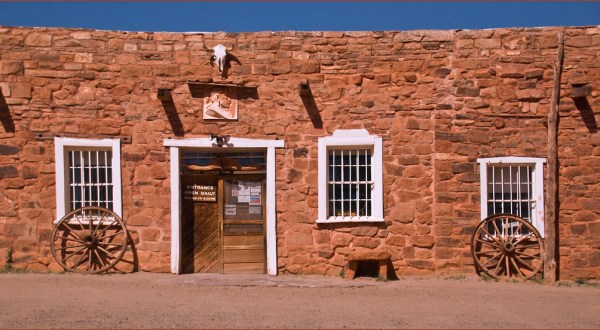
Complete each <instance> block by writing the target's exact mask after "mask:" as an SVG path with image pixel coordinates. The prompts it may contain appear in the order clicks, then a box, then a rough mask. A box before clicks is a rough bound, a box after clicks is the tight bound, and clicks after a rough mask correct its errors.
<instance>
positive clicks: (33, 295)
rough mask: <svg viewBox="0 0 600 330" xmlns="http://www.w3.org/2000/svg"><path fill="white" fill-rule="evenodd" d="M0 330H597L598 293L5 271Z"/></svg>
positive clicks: (425, 281)
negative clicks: (141, 329) (8, 329)
mask: <svg viewBox="0 0 600 330" xmlns="http://www.w3.org/2000/svg"><path fill="white" fill-rule="evenodd" d="M0 327H1V328H155V329H156V328H363V329H368V328H538V329H539V328H600V288H599V287H597V286H596V287H594V286H589V285H588V286H578V285H575V284H572V285H571V286H556V285H543V284H536V283H513V282H507V281H500V282H494V281H483V280H480V279H478V278H476V277H474V276H473V277H463V276H454V277H445V278H444V277H440V278H434V277H428V278H427V277H424V278H423V277H422V278H401V279H400V280H398V281H389V282H381V281H375V280H374V279H371V278H359V279H355V280H353V281H344V280H342V279H340V278H331V277H320V276H290V275H280V276H277V277H270V276H267V275H258V276H257V275H208V274H196V275H171V274H149V273H135V274H124V275H120V274H113V275H80V274H34V273H24V274H15V273H8V274H0Z"/></svg>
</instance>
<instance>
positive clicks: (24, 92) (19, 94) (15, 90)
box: [10, 83, 32, 99]
mask: <svg viewBox="0 0 600 330" xmlns="http://www.w3.org/2000/svg"><path fill="white" fill-rule="evenodd" d="M31 89H32V87H31V85H30V84H25V83H11V84H10V91H11V97H15V98H24V99H31Z"/></svg>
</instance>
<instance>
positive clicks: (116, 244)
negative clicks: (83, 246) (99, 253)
mask: <svg viewBox="0 0 600 330" xmlns="http://www.w3.org/2000/svg"><path fill="white" fill-rule="evenodd" d="M98 244H100V245H114V246H123V245H124V244H121V243H112V242H98Z"/></svg>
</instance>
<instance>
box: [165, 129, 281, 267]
mask: <svg viewBox="0 0 600 330" xmlns="http://www.w3.org/2000/svg"><path fill="white" fill-rule="evenodd" d="M163 144H164V146H165V147H170V158H171V160H170V161H171V168H170V170H171V272H172V273H174V274H181V272H182V267H181V237H182V232H181V190H180V188H179V185H180V181H179V153H180V152H181V148H222V149H236V148H242V149H244V148H245V149H248V148H265V149H266V150H267V164H266V165H267V187H266V188H267V191H266V194H267V197H266V198H267V205H266V208H267V214H266V216H267V228H266V236H267V237H266V240H267V274H269V275H272V276H275V275H277V213H276V208H275V206H276V199H275V174H276V168H275V167H276V164H275V148H283V147H284V141H283V140H263V139H247V138H235V137H231V138H230V139H229V140H228V141H227V143H226V144H224V145H223V146H222V147H219V146H218V145H217V144H216V143H214V142H213V141H212V140H211V139H210V137H205V138H192V139H165V140H164V141H163Z"/></svg>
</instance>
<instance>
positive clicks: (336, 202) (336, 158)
mask: <svg viewBox="0 0 600 330" xmlns="http://www.w3.org/2000/svg"><path fill="white" fill-rule="evenodd" d="M328 154H329V155H328V156H329V162H328V172H329V177H328V181H327V182H328V203H329V207H328V210H329V212H328V216H329V217H330V218H331V217H334V218H341V217H344V218H346V217H349V218H360V217H370V216H372V213H373V211H372V207H371V198H372V197H371V191H372V189H373V179H372V172H371V150H370V149H353V150H350V149H339V150H338V149H332V150H329V152H328Z"/></svg>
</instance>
